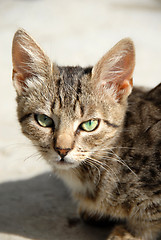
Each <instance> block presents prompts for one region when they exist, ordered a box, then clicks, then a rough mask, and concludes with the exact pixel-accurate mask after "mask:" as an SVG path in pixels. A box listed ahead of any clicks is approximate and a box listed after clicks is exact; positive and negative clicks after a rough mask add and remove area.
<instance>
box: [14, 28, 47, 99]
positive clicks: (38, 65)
mask: <svg viewBox="0 0 161 240" xmlns="http://www.w3.org/2000/svg"><path fill="white" fill-rule="evenodd" d="M12 62H13V75H12V78H13V83H14V87H15V89H16V91H17V94H18V95H21V94H22V93H23V92H24V91H26V89H27V88H28V87H29V82H30V83H31V82H33V81H34V80H33V79H34V77H35V78H40V79H42V78H45V77H46V76H49V73H50V72H51V62H50V60H49V58H48V57H47V56H46V54H45V53H44V52H43V50H42V49H41V48H40V47H39V45H38V44H37V43H36V42H35V41H34V40H33V38H32V37H31V36H30V35H29V34H28V33H26V31H25V30H23V29H20V30H18V31H17V32H16V33H15V35H14V38H13V44H12Z"/></svg>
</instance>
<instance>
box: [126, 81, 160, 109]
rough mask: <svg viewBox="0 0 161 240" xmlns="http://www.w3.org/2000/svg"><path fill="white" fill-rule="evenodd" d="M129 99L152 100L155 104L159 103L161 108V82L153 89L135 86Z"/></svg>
mask: <svg viewBox="0 0 161 240" xmlns="http://www.w3.org/2000/svg"><path fill="white" fill-rule="evenodd" d="M129 99H130V100H133V101H136V102H137V101H139V102H140V101H145V102H151V103H152V104H154V105H155V106H157V105H158V107H160V108H161V83H160V84H158V85H157V86H156V87H154V88H152V89H148V88H145V87H134V88H133V91H132V94H131V95H130V97H129Z"/></svg>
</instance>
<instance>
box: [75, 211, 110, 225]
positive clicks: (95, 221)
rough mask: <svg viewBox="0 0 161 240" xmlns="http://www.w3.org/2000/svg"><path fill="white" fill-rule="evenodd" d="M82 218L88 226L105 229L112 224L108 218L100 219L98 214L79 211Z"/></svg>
mask: <svg viewBox="0 0 161 240" xmlns="http://www.w3.org/2000/svg"><path fill="white" fill-rule="evenodd" d="M79 215H80V218H81V219H82V220H83V222H85V223H86V224H89V225H93V226H98V227H104V226H111V224H112V222H111V221H109V218H108V217H100V216H99V215H97V214H90V213H88V212H87V211H80V210H79Z"/></svg>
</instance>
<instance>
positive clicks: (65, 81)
mask: <svg viewBox="0 0 161 240" xmlns="http://www.w3.org/2000/svg"><path fill="white" fill-rule="evenodd" d="M90 79H91V68H81V67H59V74H58V75H57V77H56V78H55V80H54V87H55V89H54V99H53V103H52V110H53V111H54V112H57V114H59V115H63V113H65V114H66V115H72V116H73V113H77V114H78V113H79V115H80V116H81V115H83V114H84V108H85V105H86V104H87V102H88V101H89V99H90V89H89V88H90V87H89V85H90V84H89V82H90ZM87 95H88V97H87Z"/></svg>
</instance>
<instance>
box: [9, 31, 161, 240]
mask: <svg viewBox="0 0 161 240" xmlns="http://www.w3.org/2000/svg"><path fill="white" fill-rule="evenodd" d="M12 54H13V83H14V87H15V89H16V92H17V104H18V108H17V112H18V119H19V122H20V124H21V127H22V132H23V133H24V134H25V135H26V136H27V137H28V138H29V139H30V140H31V141H32V142H33V143H34V145H36V146H37V149H38V151H39V152H40V153H41V155H42V156H43V157H44V159H46V161H47V162H48V163H49V164H51V166H52V168H53V170H54V172H55V174H57V175H58V176H59V177H61V178H62V179H63V180H64V182H65V183H66V184H67V185H68V186H69V187H70V188H71V190H72V193H73V196H74V198H75V199H76V200H77V201H78V205H79V212H80V215H81V216H82V218H83V219H84V220H86V221H88V219H94V220H97V219H99V218H100V219H101V218H107V217H109V218H111V219H116V220H121V221H122V225H121V224H120V225H117V226H116V227H114V229H113V230H112V232H111V233H110V236H109V237H108V239H109V240H121V239H122V240H125V239H126V240H139V239H143V240H156V239H157V237H158V235H159V232H160V230H161V84H160V85H158V86H157V87H156V88H154V89H152V90H150V91H149V90H148V91H147V90H143V89H141V88H133V90H132V87H133V83H132V76H133V70H134V65H135V50H134V45H133V42H132V41H131V40H130V39H128V38H127V39H123V40H121V41H120V42H119V43H117V44H116V45H115V46H114V47H113V48H112V49H111V50H110V51H109V52H107V53H106V54H105V55H104V56H103V57H102V58H101V59H100V61H98V63H97V64H96V65H95V66H94V67H93V68H92V67H87V68H82V67H79V66H76V67H69V66H67V67H62V66H58V65H56V64H55V63H52V62H51V61H50V59H49V58H48V57H47V56H46V54H45V53H44V52H43V50H42V49H41V48H40V47H39V45H38V44H37V43H36V42H35V41H34V40H33V39H32V38H31V37H30V35H28V34H27V33H26V32H25V31H24V30H18V31H17V32H16V33H15V36H14V39H13V49H12Z"/></svg>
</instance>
